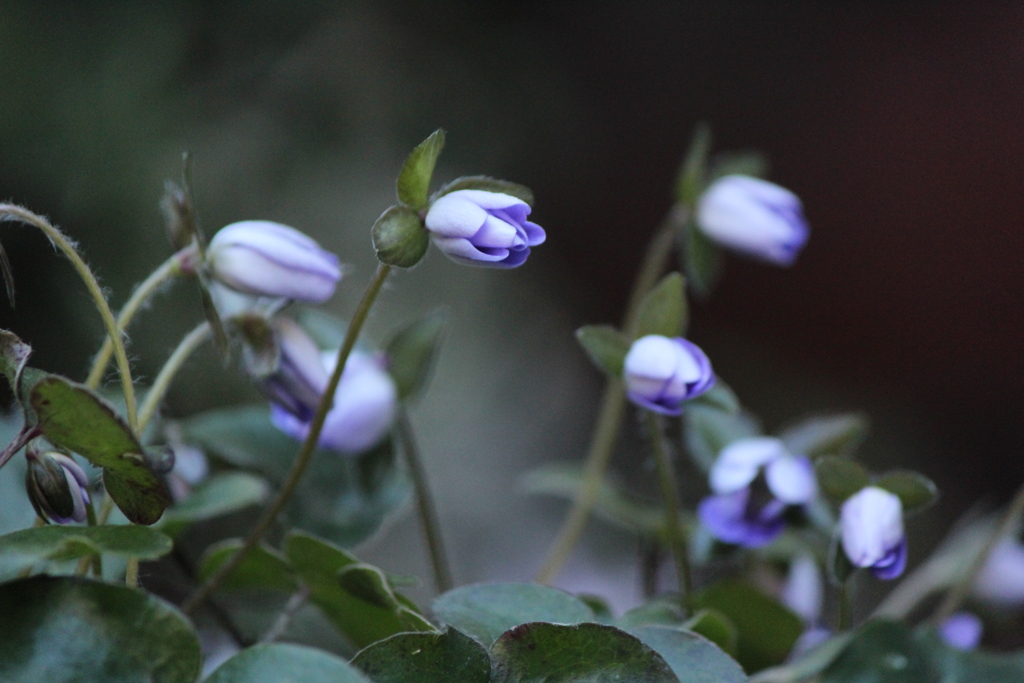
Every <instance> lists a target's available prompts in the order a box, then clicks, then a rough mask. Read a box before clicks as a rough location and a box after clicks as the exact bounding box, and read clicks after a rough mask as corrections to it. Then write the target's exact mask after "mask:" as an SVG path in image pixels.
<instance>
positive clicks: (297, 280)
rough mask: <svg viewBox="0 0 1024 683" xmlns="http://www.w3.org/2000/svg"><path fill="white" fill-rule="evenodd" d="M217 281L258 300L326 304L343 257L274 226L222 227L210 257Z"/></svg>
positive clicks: (243, 223) (241, 224)
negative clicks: (272, 299)
mask: <svg viewBox="0 0 1024 683" xmlns="http://www.w3.org/2000/svg"><path fill="white" fill-rule="evenodd" d="M206 259H207V265H208V266H209V269H210V275H211V276H212V277H213V279H214V280H216V281H217V282H220V283H222V284H224V285H226V286H227V287H230V288H231V289H234V290H235V291H238V292H243V293H245V294H252V295H255V296H274V297H284V298H287V299H294V300H296V301H308V302H311V303H321V302H324V301H326V300H327V299H329V298H330V297H331V295H332V294H334V287H335V285H336V284H337V283H338V280H340V279H341V268H340V267H339V266H338V257H337V256H335V255H334V254H332V253H330V252H329V251H325V250H323V249H321V248H320V245H319V244H317V243H316V242H315V241H314V240H313V239H312V238H310V237H308V236H307V235H304V234H303V233H301V232H299V231H298V230H295V229H294V228H290V227H288V226H287V225H281V224H280V223H274V222H272V221H241V222H239V223H232V224H231V225H228V226H225V227H223V228H221V229H220V230H219V231H218V232H217V234H216V235H214V236H213V239H212V240H210V247H209V249H208V250H207V252H206Z"/></svg>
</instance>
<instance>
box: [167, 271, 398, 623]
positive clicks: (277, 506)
mask: <svg viewBox="0 0 1024 683" xmlns="http://www.w3.org/2000/svg"><path fill="white" fill-rule="evenodd" d="M390 273H391V266H389V265H386V264H383V263H381V264H378V266H377V272H376V273H374V276H373V278H372V279H371V280H370V284H368V285H367V287H366V291H365V292H363V298H362V299H361V300H360V301H359V305H358V306H357V307H356V311H355V313H354V314H353V315H352V321H351V322H350V323H349V326H348V329H347V330H345V340H344V341H343V342H342V344H341V348H340V349H338V360H337V363H336V364H335V366H334V372H333V373H331V378H330V380H329V381H328V382H327V387H326V388H325V389H324V393H323V396H321V397H320V404H319V405H318V406H317V409H316V414H314V415H313V420H312V421H311V422H310V424H309V433H308V434H307V435H306V439H305V441H303V442H302V447H301V448H299V452H298V455H296V456H295V461H294V462H293V463H292V468H291V470H290V471H289V472H288V476H287V477H286V478H285V480H284V483H283V484H282V485H281V489H280V490H279V491H278V492H277V495H276V496H275V497H274V500H273V501H271V503H270V506H269V507H268V508H267V509H266V510H265V511H264V513H263V515H262V516H261V517H260V519H259V521H257V522H256V524H255V525H254V526H253V528H252V529H251V530H250V531H249V533H248V535H246V537H245V540H244V541H243V542H242V546H241V547H240V548H239V549H238V550H237V551H236V552H235V553H234V554H233V555H232V556H231V557H230V558H229V559H228V560H227V561H226V562H225V563H224V564H222V565H221V566H220V567H218V569H217V571H215V572H214V573H213V574H212V575H211V576H210V577H209V578H208V579H207V580H206V582H205V583H204V584H203V585H202V586H200V587H199V588H198V589H197V590H196V592H195V593H193V594H192V596H191V597H190V598H189V599H188V600H187V601H186V602H185V604H184V605H183V606H182V610H183V611H184V612H185V613H186V614H189V613H191V612H192V611H193V610H195V608H196V607H198V606H199V605H201V604H202V603H203V601H204V600H206V598H207V597H208V596H209V595H210V594H211V593H212V592H213V591H214V590H216V589H217V587H218V586H220V584H221V583H222V582H223V581H224V579H226V578H227V577H228V576H230V575H231V573H232V572H233V571H235V569H237V568H238V566H239V565H240V564H241V563H242V560H244V559H245V556H246V555H248V554H249V552H250V551H252V549H253V548H255V547H256V545H257V544H258V543H259V542H260V540H261V539H262V538H263V536H264V534H266V533H267V531H268V530H269V529H270V527H271V526H273V525H274V522H275V521H277V517H278V515H280V514H281V511H282V510H284V508H285V506H286V505H287V504H288V501H289V500H291V497H292V494H293V493H295V489H296V488H297V487H298V485H299V482H300V481H302V475H304V474H305V473H306V469H307V468H308V467H309V463H310V462H311V461H312V459H313V454H314V453H315V452H316V444H317V442H318V441H319V440H320V431H321V430H322V429H323V427H324V420H326V419H327V412H328V411H329V410H330V409H331V405H332V403H333V402H334V392H335V391H336V390H337V388H338V382H339V381H341V373H342V372H344V370H345V364H346V362H347V361H348V356H349V353H351V352H352V347H353V346H355V343H356V338H357V337H358V336H359V330H361V329H362V327H363V323H365V322H366V317H367V315H369V313H370V309H371V308H372V307H373V302H374V300H375V299H376V298H377V294H378V293H380V290H381V287H382V286H383V285H384V281H385V280H387V278H388V275H389V274H390Z"/></svg>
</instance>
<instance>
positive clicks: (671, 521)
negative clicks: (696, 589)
mask: <svg viewBox="0 0 1024 683" xmlns="http://www.w3.org/2000/svg"><path fill="white" fill-rule="evenodd" d="M645 412H646V413H647V416H646V417H647V430H648V432H649V433H650V439H651V447H652V449H653V450H654V464H655V467H656V468H657V471H658V484H659V486H660V487H661V501H662V504H663V505H664V508H665V531H666V533H668V544H669V547H670V548H671V549H672V557H673V558H675V561H676V576H677V577H678V580H679V592H680V593H681V594H682V596H683V605H684V606H686V605H689V603H690V591H691V589H692V579H691V571H690V556H689V553H687V551H686V546H687V544H686V537H685V535H684V534H683V527H682V525H681V524H679V510H680V507H681V506H680V504H679V490H678V489H677V488H676V473H675V467H673V465H672V457H671V456H670V455H669V453H668V449H666V448H665V436H664V434H663V432H662V427H661V421H660V420H659V419H658V416H657V415H655V414H654V413H652V412H650V411H645Z"/></svg>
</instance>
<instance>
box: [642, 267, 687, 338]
mask: <svg viewBox="0 0 1024 683" xmlns="http://www.w3.org/2000/svg"><path fill="white" fill-rule="evenodd" d="M688 325H689V310H688V307H687V304H686V281H685V280H684V279H683V276H682V274H680V273H669V274H668V275H666V276H665V277H664V278H662V280H661V282H659V283H658V284H657V285H655V286H654V288H653V289H651V291H649V292H647V294H646V295H645V296H644V298H643V301H642V302H641V303H640V310H639V311H638V313H637V319H636V336H635V338H636V339H639V338H640V337H644V336H646V335H649V334H660V335H662V336H664V337H681V336H683V335H684V334H686V328H687V326H688Z"/></svg>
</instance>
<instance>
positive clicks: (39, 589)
mask: <svg viewBox="0 0 1024 683" xmlns="http://www.w3.org/2000/svg"><path fill="white" fill-rule="evenodd" d="M0 614H2V615H3V624H4V637H3V638H0V680H2V681H5V683H40V682H42V681H45V682H46V683H96V682H97V681H103V683H148V682H149V681H154V682H159V683H193V681H195V679H196V677H197V676H198V675H199V668H200V663H201V658H200V652H199V639H198V638H197V637H196V634H195V632H194V631H193V630H192V626H191V625H190V624H189V622H188V620H187V619H185V617H184V616H183V615H182V614H181V613H180V612H178V611H177V610H176V609H174V607H172V606H171V605H169V604H167V603H166V602H164V601H163V600H161V599H159V598H157V597H155V596H153V595H150V594H148V593H145V592H143V591H139V590H133V589H130V588H125V587H124V586H112V585H108V584H105V583H99V582H95V581H88V580H85V579H80V578H73V577H60V578H51V577H46V576H36V577H33V578H30V579H23V580H21V581H14V582H11V583H7V584H4V585H2V586H0Z"/></svg>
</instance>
